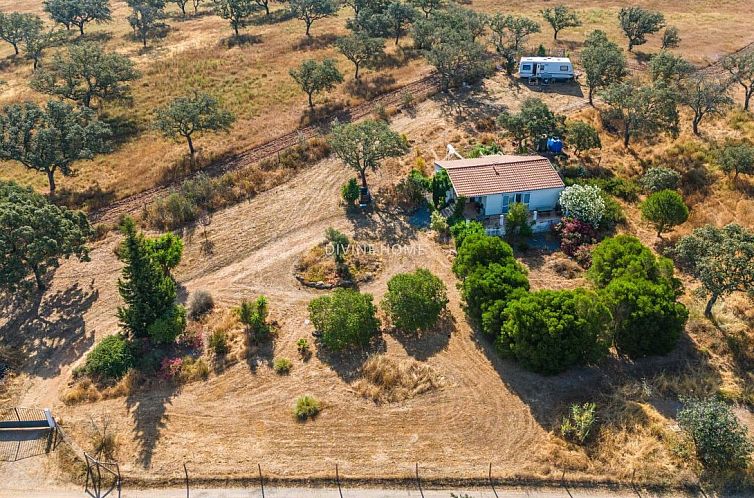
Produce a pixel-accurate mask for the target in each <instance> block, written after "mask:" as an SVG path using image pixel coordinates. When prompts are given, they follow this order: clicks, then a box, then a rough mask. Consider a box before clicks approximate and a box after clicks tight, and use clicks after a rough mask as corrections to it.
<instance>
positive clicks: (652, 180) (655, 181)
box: [639, 156, 754, 193]
mask: <svg viewBox="0 0 754 498" xmlns="http://www.w3.org/2000/svg"><path fill="white" fill-rule="evenodd" d="M753 159H754V156H753ZM639 183H641V186H642V187H644V190H646V191H647V192H649V193H652V192H658V191H660V190H675V189H677V188H678V185H679V184H680V183H681V174H680V173H678V172H677V171H675V170H673V169H670V168H665V167H663V166H658V167H654V168H649V169H648V170H647V171H646V173H644V176H642V177H641V179H640V180H639Z"/></svg>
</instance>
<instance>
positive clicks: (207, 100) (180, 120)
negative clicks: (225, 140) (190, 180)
mask: <svg viewBox="0 0 754 498" xmlns="http://www.w3.org/2000/svg"><path fill="white" fill-rule="evenodd" d="M156 114H157V119H156V120H155V128H156V129H157V130H159V131H160V132H161V133H162V134H163V135H164V136H166V137H169V138H177V137H183V138H185V139H186V143H187V144H188V148H189V154H190V156H191V158H192V159H193V158H194V156H195V154H196V150H195V149H194V141H193V136H194V134H195V133H201V132H205V131H214V132H217V131H228V130H229V129H230V126H231V125H232V124H233V121H235V117H234V116H233V114H232V113H231V112H229V111H227V110H225V109H223V108H222V107H221V106H220V103H219V102H218V101H217V99H215V98H214V97H212V96H210V95H208V94H206V93H194V94H193V95H191V96H188V97H177V98H175V99H173V100H172V101H171V102H170V103H169V104H168V105H166V106H164V107H161V108H159V109H157V112H156Z"/></svg>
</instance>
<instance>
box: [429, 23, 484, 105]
mask: <svg viewBox="0 0 754 498" xmlns="http://www.w3.org/2000/svg"><path fill="white" fill-rule="evenodd" d="M438 35H439V36H437V37H436V39H435V40H434V41H433V42H432V45H431V47H430V49H429V51H428V52H427V54H426V56H427V62H429V63H430V64H432V65H433V66H434V67H435V69H436V70H437V72H438V73H439V74H440V87H441V88H442V90H443V91H447V90H448V89H449V88H450V87H453V86H458V85H461V84H463V83H464V82H470V81H474V80H477V79H479V78H480V77H481V76H482V75H484V72H485V65H484V47H482V46H481V45H480V44H479V43H477V42H476V41H474V39H473V37H472V36H471V33H470V32H469V31H465V30H464V31H461V30H455V29H448V28H445V29H443V30H442V31H441V32H440V33H438Z"/></svg>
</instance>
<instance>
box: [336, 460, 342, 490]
mask: <svg viewBox="0 0 754 498" xmlns="http://www.w3.org/2000/svg"><path fill="white" fill-rule="evenodd" d="M335 482H336V483H338V493H339V494H340V498H343V490H342V489H340V473H339V472H338V463H337V462H336V463H335Z"/></svg>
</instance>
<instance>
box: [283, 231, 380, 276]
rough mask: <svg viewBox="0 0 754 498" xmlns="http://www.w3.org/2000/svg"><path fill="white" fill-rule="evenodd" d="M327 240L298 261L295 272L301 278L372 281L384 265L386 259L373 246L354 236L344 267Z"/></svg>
mask: <svg viewBox="0 0 754 498" xmlns="http://www.w3.org/2000/svg"><path fill="white" fill-rule="evenodd" d="M327 244H328V243H327V242H321V243H320V244H317V245H316V246H314V247H312V248H311V249H309V251H307V252H305V253H304V254H303V255H302V256H301V258H300V259H299V261H298V262H297V263H296V266H295V268H294V272H295V275H296V277H297V278H299V279H301V280H302V281H303V282H306V283H317V282H322V283H324V284H326V285H329V286H340V285H352V284H353V282H359V283H363V282H369V281H371V280H372V279H373V278H374V276H375V275H376V274H377V273H378V272H379V271H380V269H381V268H382V259H381V258H380V257H379V256H378V255H377V254H375V252H374V251H373V250H372V248H371V247H369V246H367V245H361V244H357V243H356V242H354V241H353V240H352V241H351V244H350V246H349V250H348V251H347V252H346V254H345V260H344V262H343V267H345V268H347V271H346V272H343V271H342V269H341V271H340V272H339V271H338V265H337V264H336V262H335V259H334V258H333V256H332V255H331V254H328V251H327Z"/></svg>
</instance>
